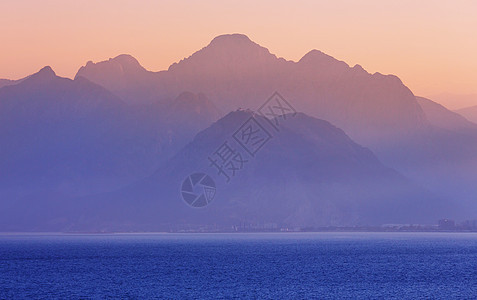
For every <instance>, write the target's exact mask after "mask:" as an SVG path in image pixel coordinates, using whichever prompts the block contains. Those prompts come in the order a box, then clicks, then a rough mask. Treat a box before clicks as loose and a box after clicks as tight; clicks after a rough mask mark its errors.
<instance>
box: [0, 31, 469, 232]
mask: <svg viewBox="0 0 477 300" xmlns="http://www.w3.org/2000/svg"><path fill="white" fill-rule="evenodd" d="M275 91H279V93H280V94H281V95H282V96H283V98H284V99H286V100H285V101H286V102H287V103H288V104H289V105H290V107H292V108H293V109H294V110H295V111H298V113H297V114H296V116H295V117H290V118H288V120H287V122H285V123H284V124H285V125H283V128H282V127H280V130H279V131H277V128H274V127H273V126H271V127H270V124H273V122H275V121H278V120H277V118H275V119H272V120H266V119H264V118H263V117H262V116H260V115H259V114H254V113H252V112H251V111H258V110H259V108H260V107H261V106H262V105H263V104H264V103H265V101H266V100H267V99H269V97H270V96H271V95H272V94H273V93H274V92H275ZM250 116H253V117H254V118H256V119H257V120H260V122H262V123H264V124H267V126H269V127H268V129H269V131H270V132H272V133H273V134H274V137H273V138H272V139H271V140H270V143H269V144H270V147H269V148H268V147H264V149H263V151H261V152H260V153H259V154H257V157H256V159H254V160H253V163H252V162H250V164H249V166H247V168H244V170H243V171H244V172H241V174H240V175H239V176H238V177H237V180H234V182H232V183H230V184H225V187H223V188H222V189H219V187H218V188H217V196H216V200H214V202H213V203H211V204H210V207H209V206H208V207H207V208H206V209H203V210H198V211H197V210H194V209H191V208H189V207H187V205H186V204H185V203H184V202H183V201H182V200H181V199H180V194H179V193H178V189H179V187H180V183H181V181H182V180H183V179H184V177H185V176H187V175H188V174H189V173H190V172H194V171H198V170H199V169H202V170H207V173H210V174H212V173H213V171H214V170H213V169H211V168H210V166H208V165H207V164H206V163H207V154H210V153H213V150H214V149H215V148H217V147H218V146H219V145H220V143H221V142H222V141H223V140H224V139H226V138H227V134H229V133H231V132H232V133H233V130H232V131H231V129H232V127H234V126H239V125H240V123H241V122H243V119H244V118H247V117H250ZM0 126H1V127H0V144H1V145H2V147H1V148H0V154H1V155H0V170H1V171H0V172H1V173H0V196H1V199H2V201H0V206H1V207H2V211H3V214H4V215H3V216H2V220H3V221H1V222H0V230H2V229H4V230H13V231H15V230H40V231H41V230H64V231H68V230H99V229H101V228H103V229H105V230H108V231H117V230H132V229H134V230H152V229H164V228H165V227H167V226H172V225H173V224H182V225H184V226H185V225H187V224H189V225H191V224H195V225H197V226H201V225H208V224H209V225H210V224H212V223H214V224H219V223H220V224H228V225H233V224H237V222H250V223H265V222H272V223H279V224H285V225H297V226H325V225H358V224H359V225H363V224H382V223H393V222H394V223H406V222H415V223H418V222H421V223H422V222H432V221H435V220H436V219H437V218H440V217H456V218H469V217H470V218H471V217H472V216H474V215H475V213H477V205H475V203H473V201H474V200H475V195H476V194H477V187H476V186H475V184H474V183H475V180H477V125H476V124H475V123H472V122H471V120H470V118H467V119H466V118H464V117H462V116H461V115H460V114H458V113H456V112H452V111H449V110H448V109H446V108H445V107H443V106H441V105H439V104H437V103H435V102H433V101H432V100H429V99H425V98H421V97H416V96H415V95H414V94H413V93H412V92H411V91H410V90H409V88H407V87H406V86H405V85H404V84H403V83H402V82H401V80H400V79H399V78H397V77H396V76H393V75H382V74H380V73H374V74H370V73H368V72H366V71H365V70H364V69H363V68H362V67H361V66H359V65H356V66H354V67H350V66H348V65H347V64H346V63H345V62H342V61H339V60H336V59H334V58H333V57H331V56H329V55H326V54H324V53H322V52H320V51H318V50H312V51H310V52H309V53H307V54H306V55H304V56H303V57H302V58H301V59H300V60H299V61H298V62H294V61H287V60H285V59H283V58H278V57H276V56H275V55H273V54H271V53H270V52H269V51H268V50H267V49H266V48H264V47H262V46H260V45H258V44H256V43H254V42H252V41H251V40H250V39H249V38H248V37H246V36H245V35H240V34H232V35H223V36H219V37H216V38H215V39H213V40H212V41H211V43H210V44H209V45H207V46H206V47H204V48H203V49H201V50H199V51H197V52H196V53H194V54H192V55H191V56H190V57H188V58H185V59H183V60H181V61H180V62H178V63H174V64H173V65H171V66H170V67H169V69H168V70H165V71H160V72H151V71H148V70H146V69H145V68H144V67H142V66H141V65H140V64H139V62H138V61H137V60H136V59H135V58H133V57H132V56H130V55H120V56H118V57H116V58H112V59H109V60H107V61H104V62H99V63H93V62H88V63H87V64H86V65H85V66H83V67H81V68H80V69H79V71H78V73H77V74H76V76H75V78H74V80H70V79H66V78H61V77H58V76H56V74H55V73H54V72H53V70H52V69H51V68H49V67H45V68H43V69H42V70H40V71H39V72H38V73H36V74H33V75H31V76H29V77H26V78H24V79H22V80H18V81H7V80H4V81H1V82H0ZM214 147H215V148H214ZM204 163H205V165H203V164H204ZM279 166H280V167H279ZM221 179H222V178H215V181H216V182H217V183H218V182H220V180H221ZM221 193H222V194H221ZM274 201H275V202H274ZM464 208H465V209H464ZM19 220H21V221H19ZM174 220H176V221H174Z"/></svg>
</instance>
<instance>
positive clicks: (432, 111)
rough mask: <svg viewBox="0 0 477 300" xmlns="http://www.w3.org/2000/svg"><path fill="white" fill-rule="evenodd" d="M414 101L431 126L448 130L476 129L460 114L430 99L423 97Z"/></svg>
mask: <svg viewBox="0 0 477 300" xmlns="http://www.w3.org/2000/svg"><path fill="white" fill-rule="evenodd" d="M416 99H417V103H419V105H420V106H421V108H422V110H423V111H424V114H425V116H426V119H427V120H428V121H429V123H431V124H432V125H433V126H436V127H439V128H444V129H450V130H462V129H477V124H475V123H472V122H469V121H468V120H467V119H466V118H464V117H463V116H462V114H459V113H456V112H452V111H450V110H448V109H447V108H445V107H444V106H442V105H440V104H438V103H436V102H434V101H432V100H430V99H426V98H423V97H416ZM476 111H477V110H476Z"/></svg>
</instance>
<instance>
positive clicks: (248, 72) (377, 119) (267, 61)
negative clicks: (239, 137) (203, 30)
mask: <svg viewBox="0 0 477 300" xmlns="http://www.w3.org/2000/svg"><path fill="white" fill-rule="evenodd" d="M122 60H123V57H122V56H120V57H118V58H116V59H111V60H110V61H108V62H103V63H98V64H91V63H90V64H89V66H85V67H83V68H82V69H80V71H79V72H78V76H79V75H84V76H85V77H88V78H91V80H93V81H95V82H97V83H99V84H104V85H105V86H106V87H107V88H110V89H111V90H113V92H115V93H117V94H122V95H125V94H127V97H128V99H129V103H142V102H144V101H145V102H148V101H161V102H162V101H166V102H167V101H170V100H169V99H171V98H174V97H175V96H176V95H178V94H179V93H181V92H182V91H184V90H187V91H192V92H201V93H204V94H206V95H207V96H208V97H209V99H211V101H212V102H214V103H215V104H216V105H217V107H218V108H219V109H220V110H221V111H223V112H227V111H231V110H235V109H237V108H240V107H241V108H251V109H253V110H257V109H258V108H259V107H260V106H261V105H262V104H263V103H264V102H265V100H266V99H268V97H269V96H270V95H271V94H272V93H273V92H274V91H279V92H280V93H281V94H282V95H283V96H284V97H285V99H287V100H288V101H289V102H290V103H291V104H292V105H293V106H294V107H295V109H296V110H297V111H301V112H304V113H306V114H308V115H310V116H313V117H316V118H319V119H323V120H327V121H329V122H330V123H332V124H333V125H335V126H337V127H339V128H341V129H343V130H344V131H345V132H346V133H347V134H348V135H349V136H350V137H351V138H352V139H353V140H355V141H356V142H357V143H359V144H361V145H364V146H366V147H369V148H370V149H372V150H373V152H374V153H375V154H376V155H377V156H378V157H379V158H380V160H381V161H382V162H383V163H385V164H386V165H388V166H391V167H393V168H395V169H396V170H398V171H400V172H401V173H403V174H405V175H406V176H408V177H410V178H412V179H413V180H415V181H417V182H419V183H420V184H422V185H424V186H426V187H427V188H429V189H431V190H433V191H435V192H436V193H438V194H442V195H445V197H447V198H448V199H449V201H458V202H459V201H469V202H470V201H471V199H472V198H473V195H475V193H477V186H476V185H475V184H473V182H475V181H476V180H477V155H476V154H475V153H477V142H476V137H477V130H476V129H475V128H473V125H472V124H470V123H469V122H466V121H465V120H462V119H461V118H460V117H459V116H458V115H456V114H454V113H452V112H451V111H449V110H447V109H446V108H444V107H442V106H439V105H438V104H437V103H433V102H432V101H431V102H430V101H428V100H425V99H423V98H416V97H415V96H414V95H413V93H412V92H411V91H410V90H409V89H408V88H407V87H406V86H405V85H404V84H403V83H402V82H401V80H399V78H397V77H396V76H393V75H382V74H380V73H375V74H369V73H368V72H366V71H365V70H364V69H363V68H362V67H361V66H359V65H356V66H354V67H350V66H348V65H347V64H346V63H344V62H342V61H339V60H336V59H334V58H333V57H331V56H329V55H326V54H324V53H322V52H320V51H318V50H312V51H310V52H309V53H307V54H306V55H305V56H303V57H302V58H301V59H300V60H299V61H298V62H293V61H286V60H284V59H282V58H277V57H276V56H275V55H273V54H271V53H270V52H269V51H268V50H267V49H266V48H264V47H262V46H260V45H258V44H256V43H254V42H253V41H251V40H250V39H249V38H248V37H246V36H244V35H240V34H231V35H222V36H218V37H216V38H215V39H213V40H212V41H211V42H210V44H209V45H207V46H206V47H204V48H203V49H201V50H199V51H197V52H195V53H194V54H192V55H191V56H190V57H188V58H185V59H183V60H181V61H180V62H178V63H174V64H172V65H171V66H170V67H169V69H168V70H167V71H161V72H156V73H153V72H144V71H143V70H142V67H140V66H138V65H137V64H131V65H135V66H136V68H135V71H134V72H132V71H130V72H127V74H129V75H128V76H129V77H132V78H134V80H127V84H124V85H123V87H124V90H123V89H117V88H115V87H114V86H113V85H112V84H109V82H111V78H114V77H111V76H110V75H109V73H108V71H107V70H108V67H106V66H107V65H111V66H112V65H116V64H119V65H123V64H125V63H123V62H122ZM129 60H131V59H129ZM129 60H128V61H129ZM103 69H104V70H103ZM122 69H123V70H126V69H127V68H126V67H125V66H123V68H122ZM93 70H94V72H95V77H94V78H93V77H89V75H88V72H93ZM141 70H142V71H141ZM123 77H126V76H125V75H124V76H123ZM137 82H145V83H146V86H147V88H144V87H143V88H141V91H142V92H141V93H140V94H138V96H136V97H134V94H135V90H136V89H138V88H139V85H138V84H137ZM450 174H454V175H453V176H452V175H450ZM471 206H472V207H473V209H472V210H469V211H468V212H470V211H472V214H475V213H477V206H476V205H473V204H472V205H471Z"/></svg>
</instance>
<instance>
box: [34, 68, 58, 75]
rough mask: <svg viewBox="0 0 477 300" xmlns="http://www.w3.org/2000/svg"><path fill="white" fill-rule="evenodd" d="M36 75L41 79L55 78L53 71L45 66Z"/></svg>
mask: <svg viewBox="0 0 477 300" xmlns="http://www.w3.org/2000/svg"><path fill="white" fill-rule="evenodd" d="M36 75H39V76H41V77H55V76H56V73H55V71H53V69H52V68H51V67H50V66H45V67H43V68H41V69H40V71H38V73H36Z"/></svg>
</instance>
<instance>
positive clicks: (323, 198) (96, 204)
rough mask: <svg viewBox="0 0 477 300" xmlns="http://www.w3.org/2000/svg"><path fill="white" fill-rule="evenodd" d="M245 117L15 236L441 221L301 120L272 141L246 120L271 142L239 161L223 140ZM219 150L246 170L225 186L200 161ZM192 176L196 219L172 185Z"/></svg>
mask: <svg viewBox="0 0 477 300" xmlns="http://www.w3.org/2000/svg"><path fill="white" fill-rule="evenodd" d="M251 116H253V114H252V113H251V112H249V111H236V112H232V113H229V114H228V115H226V116H225V117H224V118H222V119H220V120H219V121H217V122H216V123H214V124H213V125H212V126H210V127H209V128H207V129H206V130H204V131H202V132H200V133H199V134H198V135H197V136H196V137H195V138H194V140H193V141H192V142H191V143H189V144H188V145H187V146H185V147H184V148H183V149H182V150H181V151H179V152H178V154H177V155H175V156H174V157H173V158H171V159H170V160H169V161H168V162H166V163H165V164H164V165H163V166H161V167H160V168H159V169H158V170H157V172H156V173H155V174H154V175H152V176H150V177H148V178H147V179H144V180H143V181H140V182H138V183H137V184H134V185H131V186H129V187H128V188H124V189H121V190H119V191H117V192H113V193H109V194H99V195H96V196H89V197H83V198H81V199H72V200H70V202H66V203H64V204H62V205H59V206H58V207H56V208H55V209H54V210H53V211H52V212H51V213H50V214H47V215H46V216H42V218H43V219H42V220H36V222H30V221H28V222H25V223H21V224H20V225H19V226H20V227H21V226H26V227H22V228H23V229H28V230H31V229H32V228H33V229H35V230H80V231H81V230H107V231H121V230H126V231H127V230H146V231H148V230H168V229H171V228H175V229H177V228H180V227H187V226H201V225H214V224H215V225H218V226H227V225H238V224H241V223H242V222H244V223H255V224H265V223H276V224H279V225H288V226H324V225H379V224H382V223H389V222H395V223H425V222H430V223H433V222H434V220H435V219H436V218H439V217H441V216H442V215H444V214H449V213H450V212H449V211H448V210H446V209H445V207H444V206H443V204H442V202H441V201H440V200H438V199H437V198H436V197H434V196H432V195H431V194H430V193H428V192H426V191H425V190H423V189H421V188H419V187H417V186H416V185H414V184H413V183H411V182H410V181H409V180H407V179H406V178H404V177H403V176H401V175H399V174H398V173H397V172H396V171H394V170H392V169H389V168H387V167H385V166H383V165H382V164H381V163H380V162H379V161H378V159H377V158H376V157H375V156H374V155H373V153H372V152H371V151H370V150H368V149H366V148H363V147H361V146H359V145H358V144H356V143H354V142H353V141H352V140H351V139H350V138H349V137H348V136H346V134H345V133H344V132H343V131H342V130H340V129H338V128H336V127H334V126H333V125H331V124H329V123H328V122H326V121H322V120H318V119H315V118H311V117H308V116H306V115H304V114H301V113H300V114H297V115H296V117H294V118H289V119H288V120H286V121H285V122H283V123H282V125H281V127H280V131H279V132H276V131H275V132H273V131H272V130H273V129H272V128H271V127H269V125H267V121H266V120H264V119H263V118H261V117H259V116H257V115H255V118H256V120H258V122H261V123H262V125H263V126H264V128H268V129H267V130H270V131H269V132H270V133H271V134H273V137H272V138H271V139H270V140H269V142H268V143H267V144H265V146H263V148H262V149H260V151H259V152H257V153H256V156H255V157H251V156H248V155H247V153H246V152H245V151H244V150H243V149H241V148H240V146H239V145H238V144H237V143H236V142H234V140H233V138H232V134H233V133H234V132H235V131H236V130H237V129H238V128H239V127H240V126H241V125H242V124H243V123H244V122H245V121H246V120H247V119H248V118H250V117H251ZM225 141H227V142H228V144H229V145H230V146H231V147H233V148H234V150H236V151H239V152H242V155H243V156H242V158H243V159H244V160H247V162H245V163H244V165H243V168H242V169H240V170H238V171H237V173H236V175H235V176H232V177H231V180H230V182H229V183H226V179H225V177H224V176H221V175H218V174H217V169H215V168H213V167H211V166H210V162H209V160H208V157H209V156H212V155H213V153H214V152H215V150H217V148H218V147H220V146H221V145H222V144H223V142H225ZM194 172H205V173H208V174H210V175H211V176H212V177H213V179H214V180H215V182H216V186H217V193H216V198H215V199H214V201H213V202H212V203H211V204H210V205H209V206H207V207H205V208H202V209H194V208H191V207H189V206H188V205H187V204H186V203H185V202H184V201H183V200H182V199H181V196H180V192H179V190H180V187H181V184H182V181H183V180H184V179H185V178H186V177H187V176H188V175H190V174H191V173H194ZM34 206H35V205H34ZM71 207H73V208H74V209H71ZM39 209H40V208H39ZM16 213H17V214H20V215H21V214H23V211H22V210H19V211H18V212H16Z"/></svg>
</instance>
